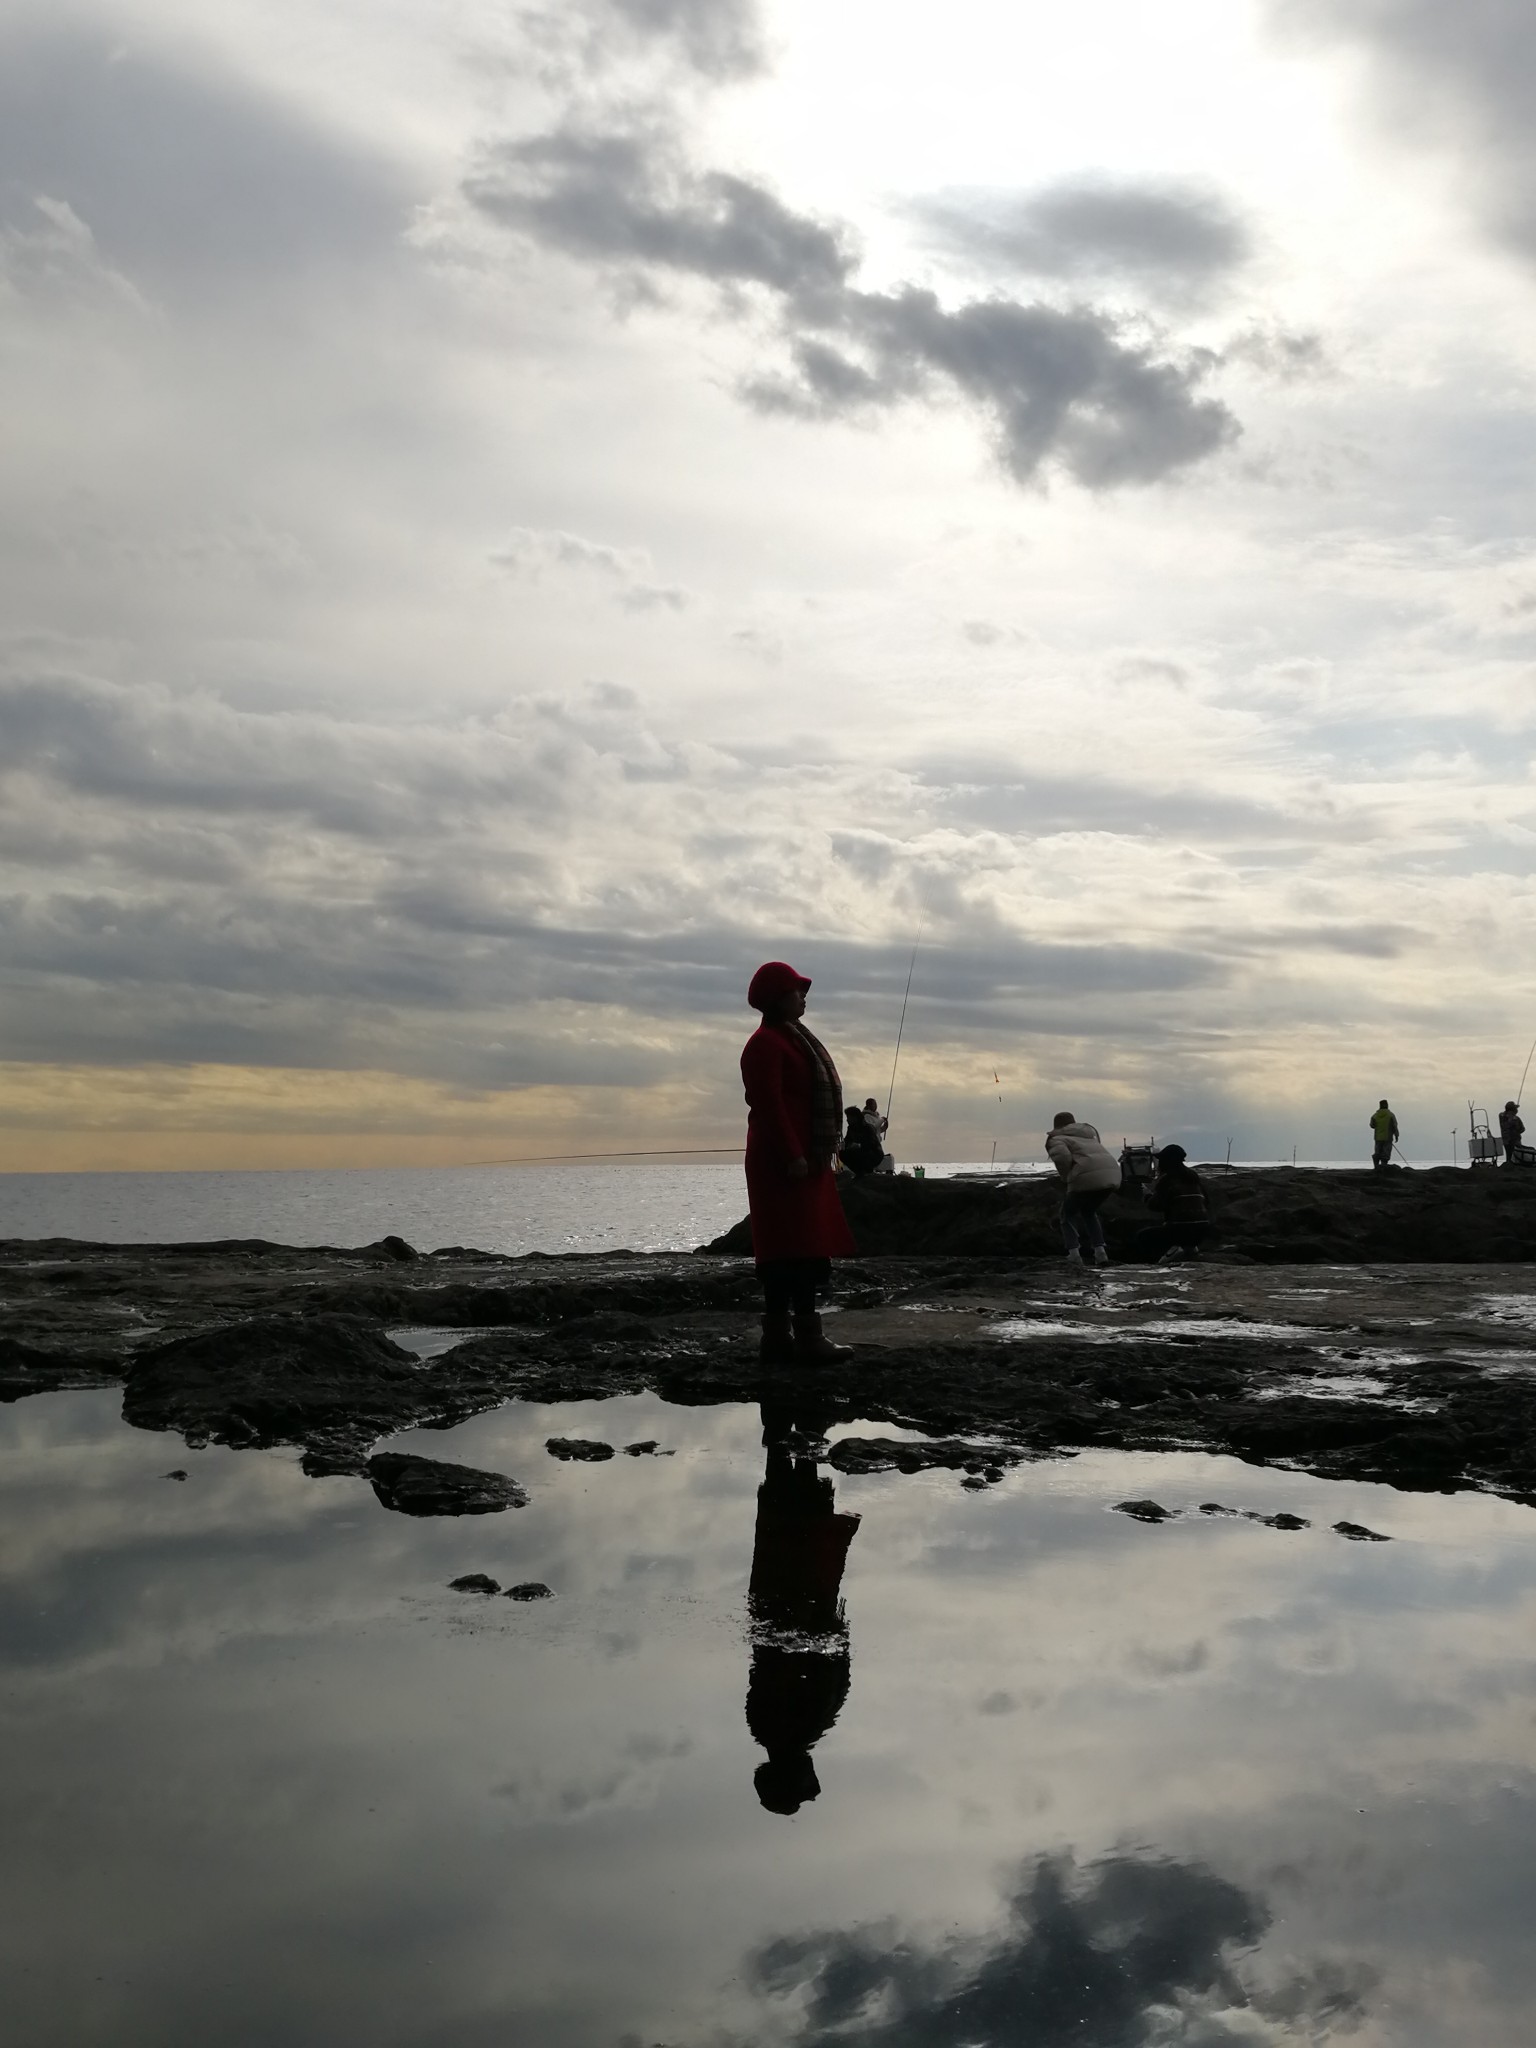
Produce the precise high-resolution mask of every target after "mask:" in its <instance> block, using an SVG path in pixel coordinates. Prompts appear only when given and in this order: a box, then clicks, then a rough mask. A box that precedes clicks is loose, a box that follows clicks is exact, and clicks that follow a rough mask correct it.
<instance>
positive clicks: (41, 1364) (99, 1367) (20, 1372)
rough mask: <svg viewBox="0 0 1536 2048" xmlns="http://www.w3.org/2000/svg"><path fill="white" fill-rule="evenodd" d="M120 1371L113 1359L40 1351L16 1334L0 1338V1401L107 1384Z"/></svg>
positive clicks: (18, 1399)
mask: <svg viewBox="0 0 1536 2048" xmlns="http://www.w3.org/2000/svg"><path fill="white" fill-rule="evenodd" d="M121 1371H122V1368H121V1367H120V1366H119V1365H118V1364H117V1362H116V1360H115V1359H112V1358H107V1357H94V1356H92V1355H90V1354H89V1353H84V1354H83V1353H80V1352H72V1351H49V1350H43V1349H39V1348H38V1347H37V1346H35V1345H32V1344H23V1343H21V1342H20V1341H19V1339H17V1338H15V1337H0V1401H20V1400H22V1399H24V1398H25V1397H26V1396H27V1395H28V1394H56V1393H60V1392H62V1391H63V1390H64V1389H66V1388H69V1387H110V1386H111V1385H113V1383H114V1382H115V1381H116V1380H117V1379H118V1378H119V1376H120V1374H121Z"/></svg>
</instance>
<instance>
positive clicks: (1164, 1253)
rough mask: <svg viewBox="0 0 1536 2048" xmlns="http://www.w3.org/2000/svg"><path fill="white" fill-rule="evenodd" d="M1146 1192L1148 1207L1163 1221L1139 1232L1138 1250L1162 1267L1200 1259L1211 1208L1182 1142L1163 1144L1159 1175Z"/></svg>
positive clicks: (1208, 1227)
mask: <svg viewBox="0 0 1536 2048" xmlns="http://www.w3.org/2000/svg"><path fill="white" fill-rule="evenodd" d="M1143 1193H1144V1195H1145V1198H1146V1202H1147V1206H1148V1207H1149V1208H1151V1209H1155V1210H1156V1211H1157V1212H1158V1214H1159V1216H1161V1218H1162V1221H1161V1223H1158V1224H1155V1225H1153V1226H1151V1227H1150V1228H1148V1229H1146V1230H1138V1231H1137V1233H1136V1244H1137V1249H1138V1250H1140V1251H1141V1252H1143V1253H1144V1254H1145V1255H1146V1257H1148V1258H1149V1259H1156V1260H1157V1262H1158V1264H1159V1265H1160V1266H1171V1265H1175V1264H1177V1263H1178V1261H1179V1260H1181V1259H1198V1258H1199V1256H1200V1247H1201V1245H1202V1243H1203V1242H1204V1241H1205V1237H1206V1233H1207V1232H1208V1231H1209V1229H1210V1216H1211V1211H1210V1204H1209V1202H1207V1200H1206V1196H1205V1187H1204V1184H1203V1182H1202V1181H1201V1179H1200V1176H1199V1174H1198V1173H1196V1171H1195V1169H1194V1168H1193V1167H1192V1166H1191V1165H1190V1164H1189V1155H1188V1153H1187V1152H1186V1151H1185V1150H1184V1147H1183V1146H1182V1145H1164V1146H1163V1147H1162V1149H1161V1151H1160V1152H1159V1153H1158V1155H1157V1172H1156V1175H1155V1176H1154V1177H1153V1180H1152V1184H1151V1186H1150V1187H1148V1188H1146V1189H1144V1190H1143Z"/></svg>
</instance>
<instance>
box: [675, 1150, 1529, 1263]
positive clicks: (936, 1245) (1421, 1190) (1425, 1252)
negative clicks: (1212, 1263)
mask: <svg viewBox="0 0 1536 2048" xmlns="http://www.w3.org/2000/svg"><path fill="white" fill-rule="evenodd" d="M1203 1178H1204V1180H1205V1183H1206V1188H1207V1191H1208V1194H1209V1196H1210V1200H1211V1207H1212V1215H1213V1233H1212V1247H1213V1249H1215V1250H1217V1251H1218V1252H1219V1253H1220V1254H1221V1255H1222V1257H1223V1258H1224V1259H1225V1260H1228V1261H1229V1262H1230V1261H1235V1260H1238V1259H1253V1260H1256V1261H1258V1262H1260V1263H1265V1264H1271V1263H1275V1262H1277V1261H1283V1262H1286V1263H1290V1264H1302V1263H1317V1262H1318V1261H1326V1262H1328V1263H1330V1264H1362V1263H1365V1262H1368V1261H1392V1262H1394V1263H1401V1262H1404V1261H1410V1262H1422V1261H1430V1262H1433V1263H1435V1264H1442V1263H1452V1264H1455V1263H1470V1264H1486V1263H1490V1262H1494V1261H1501V1262H1502V1261H1505V1260H1516V1259H1527V1260H1528V1259H1532V1258H1536V1173H1531V1174H1523V1175H1518V1176H1515V1175H1509V1174H1493V1173H1478V1172H1477V1171H1475V1170H1471V1169H1466V1168H1463V1169H1459V1170H1458V1169H1457V1168H1455V1167H1449V1166H1446V1167H1431V1168H1428V1169H1426V1170H1425V1171H1423V1172H1411V1173H1407V1172H1405V1173H1398V1174H1393V1175H1387V1174H1378V1173H1373V1172H1372V1171H1371V1170H1370V1168H1369V1167H1363V1168H1362V1169H1361V1170H1360V1171H1358V1172H1352V1171H1344V1172H1340V1171H1337V1170H1335V1171H1329V1172H1323V1171H1320V1170H1318V1169H1316V1168H1309V1167H1290V1166H1275V1167H1262V1168H1254V1167H1238V1168H1234V1169H1232V1170H1231V1171H1224V1170H1222V1169H1221V1168H1211V1169H1210V1170H1208V1171H1207V1172H1206V1173H1205V1174H1204V1176H1203ZM842 1193H843V1206H844V1209H845V1210H846V1212H847V1216H848V1221H849V1224H850V1226H851V1227H852V1230H853V1234H854V1238H855V1240H856V1241H857V1243H858V1247H859V1252H860V1254H861V1256H863V1257H865V1258H877V1257H878V1258H891V1257H895V1258H908V1257H913V1256H925V1257H946V1258H948V1257H954V1256H956V1255H959V1256H962V1257H970V1258H975V1257H986V1258H1003V1257H1011V1258H1014V1259H1020V1258H1025V1259H1058V1258H1059V1257H1060V1255H1061V1252H1060V1237H1059V1233H1058V1230H1057V1225H1056V1212H1057V1210H1058V1208H1059V1207H1060V1203H1061V1194H1060V1190H1059V1188H1058V1187H1057V1185H1056V1183H1055V1181H1054V1179H1053V1178H1052V1179H1046V1178H1044V1177H1040V1178H1030V1179H1027V1180H1026V1179H1022V1178H1020V1179H1016V1180H1007V1179H999V1180H990V1179H987V1180H974V1181H973V1180H912V1179H904V1178H902V1177H901V1176H900V1175H896V1176H886V1175H879V1174H871V1175H868V1176H866V1177H865V1178H864V1179H862V1180H858V1181H852V1182H850V1183H848V1184H846V1185H845V1186H844V1187H843V1191H842ZM1149 1220H1151V1219H1150V1214H1149V1211H1148V1210H1147V1208H1146V1206H1145V1205H1144V1203H1143V1202H1142V1201H1141V1199H1140V1197H1139V1196H1138V1195H1133V1194H1126V1193H1122V1194H1118V1195H1116V1196H1113V1197H1112V1198H1111V1200H1110V1201H1109V1203H1108V1204H1107V1205H1106V1207H1105V1209H1104V1211H1103V1221H1104V1226H1105V1230H1106V1233H1107V1236H1108V1240H1109V1249H1110V1256H1111V1258H1112V1259H1113V1260H1114V1261H1115V1263H1117V1264H1118V1263H1120V1262H1121V1261H1123V1260H1125V1259H1126V1258H1128V1257H1132V1256H1133V1255H1134V1254H1135V1240H1136V1233H1137V1231H1138V1230H1139V1229H1141V1228H1143V1227H1144V1226H1145V1225H1146V1224H1147V1223H1148V1222H1149ZM705 1249H706V1250H707V1251H711V1252H725V1253H732V1254H736V1255H738V1256H741V1257H746V1256H748V1255H749V1254H750V1251H751V1236H750V1232H749V1230H748V1226H747V1223H746V1220H745V1219H743V1220H742V1222H740V1223H738V1224H736V1225H735V1226H734V1227H733V1228H732V1229H731V1230H728V1231H727V1232H726V1233H725V1235H724V1236H723V1237H717V1238H716V1239H715V1240H714V1241H713V1243H711V1244H709V1245H707V1246H706V1247H705Z"/></svg>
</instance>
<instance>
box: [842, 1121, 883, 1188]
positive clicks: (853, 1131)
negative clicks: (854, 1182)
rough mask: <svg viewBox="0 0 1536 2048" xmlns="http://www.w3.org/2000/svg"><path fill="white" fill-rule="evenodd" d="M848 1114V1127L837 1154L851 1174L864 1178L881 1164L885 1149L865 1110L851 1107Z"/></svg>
mask: <svg viewBox="0 0 1536 2048" xmlns="http://www.w3.org/2000/svg"><path fill="white" fill-rule="evenodd" d="M847 1115H848V1128H847V1130H846V1131H844V1133H843V1142H842V1144H841V1145H839V1146H838V1148H837V1156H838V1158H839V1159H841V1160H842V1162H843V1164H844V1166H846V1167H847V1169H848V1171H849V1172H850V1173H851V1174H853V1175H855V1176H856V1178H858V1179H860V1180H862V1179H863V1178H864V1176H865V1174H866V1173H873V1172H874V1171H875V1169H876V1168H877V1167H878V1166H879V1164H880V1161H881V1160H882V1159H883V1158H884V1156H885V1149H884V1147H883V1146H882V1145H881V1143H880V1140H879V1138H878V1137H877V1136H876V1134H875V1133H874V1132H873V1131H872V1130H871V1129H870V1127H869V1124H868V1121H867V1120H866V1118H865V1115H864V1112H863V1110H861V1109H849V1111H848V1112H847Z"/></svg>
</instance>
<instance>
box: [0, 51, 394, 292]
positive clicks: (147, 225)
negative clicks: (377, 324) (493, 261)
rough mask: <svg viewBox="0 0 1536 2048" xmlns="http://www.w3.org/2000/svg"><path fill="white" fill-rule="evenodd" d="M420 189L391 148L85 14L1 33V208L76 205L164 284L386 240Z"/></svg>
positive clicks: (106, 245)
mask: <svg viewBox="0 0 1536 2048" xmlns="http://www.w3.org/2000/svg"><path fill="white" fill-rule="evenodd" d="M410 197H411V195H410V194H409V192H408V191H407V189H406V187H405V183H404V180H403V179H402V178H401V177H400V175H399V174H398V172H396V171H395V170H394V169H392V168H391V167H390V166H389V165H388V164H387V163H386V161H385V160H384V159H383V157H382V156H380V157H378V158H373V157H369V156H368V155H367V154H366V153H364V152H362V151H360V150H350V151H349V150H348V149H346V148H344V147H343V146H342V144H341V143H340V142H339V141H337V140H336V139H335V138H334V137H331V136H327V135H323V134H322V133H320V132H319V131H318V130H316V129H314V128H311V127H310V126H308V125H306V123H305V122H304V121H303V119H302V117H300V116H299V115H297V114H295V113H294V112H293V111H292V110H290V109H288V108H285V107H283V106H281V105H280V104H278V103H277V102H275V101H273V100H269V99H266V98H264V97H262V96H261V95H260V94H258V93H256V92H254V91H252V90H251V89H250V88H249V87H247V86H245V85H243V84H240V83H238V82H236V81H233V80H231V79H228V78H220V77H217V76H215V75H213V74H212V73H211V72H203V71H199V70H197V69H194V68H193V67H192V65H191V64H190V63H178V62H173V61H171V60H169V59H168V58H167V57H166V56H165V55H164V54H162V53H160V52H158V51H154V50H152V49H150V48H148V47H145V46H141V45H139V44H138V43H130V44H129V45H128V46H127V47H124V46H123V45H122V44H121V42H120V41H119V39H118V38H116V37H114V36H113V35H111V34H109V33H107V32H106V31H104V30H94V29H91V28H87V27H84V26H53V25H50V26H42V25H40V24H39V22H38V21H37V19H36V18H35V17H34V18H33V19H32V20H31V21H23V22H20V23H17V24H15V25H13V26H12V27H11V28H10V30H9V31H7V32H5V33H4V34H3V35H0V214H8V215H9V216H10V217H11V218H13V219H15V220H18V221H21V222H23V223H27V224H30V209H31V208H32V207H33V206H34V204H35V202H36V201H37V200H38V199H39V198H43V199H48V200H52V201H55V202H62V203H63V204H64V205H66V206H68V207H69V208H70V209H71V211H72V213H73V214H74V215H76V216H77V217H78V218H79V219H80V220H81V221H83V222H84V223H85V225H86V226H87V227H88V228H89V230H90V232H91V234H92V235H93V236H94V238H95V241H96V244H97V246H98V247H99V248H100V249H101V251H102V253H103V255H104V256H105V257H106V259H107V260H108V261H109V262H110V263H113V264H115V265H118V266H120V267H121V268H123V269H124V270H126V271H127V272H128V273H129V274H130V275H131V276H132V277H134V278H135V279H136V280H138V281H139V282H142V283H146V284H148V285H149V286H150V287H151V288H153V289H155V290H157V291H167V292H173V291H175V290H176V289H177V288H178V287H182V286H187V285H196V286H197V287H198V288H205V287H206V286H207V284H208V283H209V282H210V281H216V280H219V279H225V278H228V279H234V280H239V281H246V282H248V281H249V280H251V278H252V277H253V276H270V275H271V274H272V273H273V272H274V271H277V270H283V271H291V270H292V269H293V268H294V267H296V266H300V267H303V266H310V267H319V266H321V265H325V266H334V265H335V264H337V263H338V262H347V261H349V260H352V259H355V258H357V257H359V256H362V255H367V254H369V253H375V252H377V251H378V250H379V249H381V248H384V247H387V246H388V245H389V244H390V243H391V242H393V240H394V239H395V237H396V236H397V235H398V234H399V233H400V232H401V230H402V229H403V228H404V226H405V224H406V220H407V210H408V206H409V202H410Z"/></svg>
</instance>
